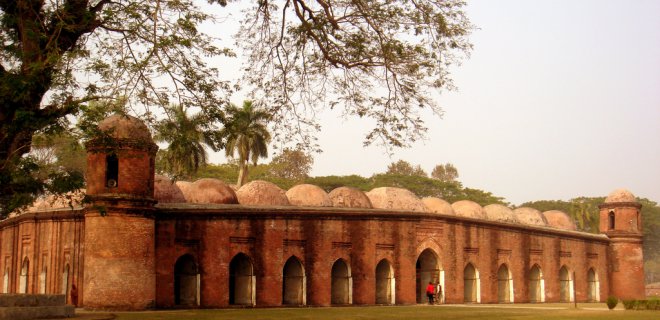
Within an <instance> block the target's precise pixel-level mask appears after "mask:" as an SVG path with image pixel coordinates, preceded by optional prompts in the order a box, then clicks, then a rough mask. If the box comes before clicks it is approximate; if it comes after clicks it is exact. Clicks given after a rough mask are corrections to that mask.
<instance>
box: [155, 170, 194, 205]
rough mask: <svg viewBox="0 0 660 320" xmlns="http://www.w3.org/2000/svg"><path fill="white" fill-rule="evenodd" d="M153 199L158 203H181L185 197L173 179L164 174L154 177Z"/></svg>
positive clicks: (184, 200)
mask: <svg viewBox="0 0 660 320" xmlns="http://www.w3.org/2000/svg"><path fill="white" fill-rule="evenodd" d="M154 199H156V200H157V201H158V202H160V203H183V202H186V197H185V196H184V195H183V191H181V189H180V188H179V186H177V185H176V184H175V183H174V181H172V180H170V178H168V177H166V176H161V175H156V176H155V177H154Z"/></svg>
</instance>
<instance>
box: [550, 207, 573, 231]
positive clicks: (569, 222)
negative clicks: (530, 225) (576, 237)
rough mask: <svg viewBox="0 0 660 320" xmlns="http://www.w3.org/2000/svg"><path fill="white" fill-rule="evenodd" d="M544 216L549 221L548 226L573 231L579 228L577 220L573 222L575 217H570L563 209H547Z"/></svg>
mask: <svg viewBox="0 0 660 320" xmlns="http://www.w3.org/2000/svg"><path fill="white" fill-rule="evenodd" d="M543 216H544V217H545V219H546V220H547V221H548V226H550V227H553V228H557V229H563V230H571V231H575V230H577V228H576V227H575V222H573V219H571V217H569V216H568V215H567V214H566V213H565V212H563V211H559V210H550V211H545V212H543Z"/></svg>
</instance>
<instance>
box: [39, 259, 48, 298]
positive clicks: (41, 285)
mask: <svg viewBox="0 0 660 320" xmlns="http://www.w3.org/2000/svg"><path fill="white" fill-rule="evenodd" d="M47 275H48V272H47V269H46V266H44V267H43V269H41V274H39V293H40V294H46V277H47Z"/></svg>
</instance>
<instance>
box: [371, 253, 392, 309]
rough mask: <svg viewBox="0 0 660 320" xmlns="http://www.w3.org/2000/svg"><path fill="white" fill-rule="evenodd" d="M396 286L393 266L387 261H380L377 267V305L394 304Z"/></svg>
mask: <svg viewBox="0 0 660 320" xmlns="http://www.w3.org/2000/svg"><path fill="white" fill-rule="evenodd" d="M395 285H396V282H395V281H394V270H393V269H392V265H391V264H390V262H389V261H387V259H383V260H380V262H378V265H376V303H377V304H394V303H395V302H396V299H395V295H394V292H395Z"/></svg>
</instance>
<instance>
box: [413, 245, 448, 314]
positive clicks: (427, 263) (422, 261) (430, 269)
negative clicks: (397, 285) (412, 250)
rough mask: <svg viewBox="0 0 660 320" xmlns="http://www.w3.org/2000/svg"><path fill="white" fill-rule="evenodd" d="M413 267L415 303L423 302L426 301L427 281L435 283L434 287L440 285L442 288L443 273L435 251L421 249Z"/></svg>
mask: <svg viewBox="0 0 660 320" xmlns="http://www.w3.org/2000/svg"><path fill="white" fill-rule="evenodd" d="M415 269H416V273H415V289H416V290H415V291H416V292H417V303H424V302H425V301H426V287H427V285H428V284H429V282H431V283H433V284H435V285H436V288H437V286H438V285H440V286H442V288H443V290H444V275H443V274H442V272H441V271H442V268H441V266H440V263H439V261H438V255H437V254H436V253H435V251H433V250H432V249H426V250H424V251H422V253H420V254H419V257H418V258H417V263H416V265H415ZM436 290H437V289H436ZM443 292H444V291H443Z"/></svg>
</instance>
